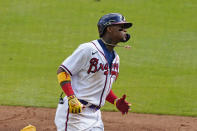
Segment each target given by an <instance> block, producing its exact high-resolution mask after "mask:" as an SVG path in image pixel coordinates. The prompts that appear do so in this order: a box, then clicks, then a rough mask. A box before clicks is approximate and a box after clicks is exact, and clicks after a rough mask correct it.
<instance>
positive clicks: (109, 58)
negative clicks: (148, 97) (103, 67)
mask: <svg viewBox="0 0 197 131" xmlns="http://www.w3.org/2000/svg"><path fill="white" fill-rule="evenodd" d="M98 42H99V44H100V45H101V47H102V49H103V51H104V54H105V57H106V59H107V62H108V64H109V68H110V69H111V66H112V62H113V60H114V58H115V54H114V51H109V50H108V49H107V47H106V46H105V44H104V43H103V41H102V40H101V39H99V40H98Z"/></svg>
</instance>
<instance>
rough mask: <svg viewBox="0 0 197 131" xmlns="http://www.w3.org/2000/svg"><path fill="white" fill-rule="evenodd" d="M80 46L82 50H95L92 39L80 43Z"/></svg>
mask: <svg viewBox="0 0 197 131" xmlns="http://www.w3.org/2000/svg"><path fill="white" fill-rule="evenodd" d="M78 48H79V49H81V50H83V49H85V50H94V49H95V46H94V45H93V43H92V41H90V42H86V43H82V44H80V45H79V47H78Z"/></svg>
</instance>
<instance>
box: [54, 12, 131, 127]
mask: <svg viewBox="0 0 197 131" xmlns="http://www.w3.org/2000/svg"><path fill="white" fill-rule="evenodd" d="M97 26H98V31H99V36H100V38H99V39H97V40H93V41H90V42H87V43H84V44H81V45H80V46H79V47H78V48H77V49H76V50H75V51H74V52H73V53H72V54H71V55H70V56H69V57H68V58H67V59H65V60H64V61H63V63H62V64H61V65H60V67H59V69H58V71H57V76H58V81H59V83H60V85H61V88H62V90H63V91H64V93H65V94H66V96H65V97H64V99H60V102H59V104H58V107H57V111H56V116H55V124H56V126H57V130H58V131H103V130H104V125H103V122H102V119H101V111H100V108H101V107H102V106H103V105H104V104H105V101H106V100H107V101H108V102H110V103H111V104H114V105H115V106H116V107H117V109H118V110H119V111H120V112H121V113H122V114H126V113H128V111H129V110H130V106H131V104H130V103H128V102H127V101H126V100H125V98H126V95H123V96H122V97H121V98H118V97H117V96H116V95H115V94H114V93H113V91H112V84H113V82H114V81H115V80H116V79H117V77H118V74H119V56H118V54H117V53H116V52H115V51H114V47H116V46H118V45H117V44H118V43H119V42H127V41H128V40H129V39H130V35H129V34H128V33H127V29H128V28H130V27H131V26H132V23H129V22H126V20H125V18H124V16H122V15H121V14H119V13H110V14H106V15H104V16H102V17H101V18H100V19H99V21H98V25H97Z"/></svg>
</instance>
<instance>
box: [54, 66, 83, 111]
mask: <svg viewBox="0 0 197 131" xmlns="http://www.w3.org/2000/svg"><path fill="white" fill-rule="evenodd" d="M57 78H58V82H59V84H60V85H61V87H62V90H63V91H64V93H65V94H66V95H67V97H68V104H69V112H70V113H80V112H81V110H82V105H81V103H80V102H79V100H78V99H77V98H76V97H75V95H74V91H73V89H72V86H71V76H70V74H68V73H67V72H66V71H64V69H62V68H61V67H59V69H58V70H57Z"/></svg>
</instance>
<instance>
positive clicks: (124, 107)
mask: <svg viewBox="0 0 197 131" xmlns="http://www.w3.org/2000/svg"><path fill="white" fill-rule="evenodd" d="M125 98H126V95H125V94H124V95H123V96H122V98H119V99H116V100H115V101H114V104H115V105H116V107H117V109H118V110H119V111H120V112H122V114H123V115H124V114H127V113H128V111H129V110H130V106H131V104H130V103H128V102H127V101H126V100H125Z"/></svg>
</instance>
